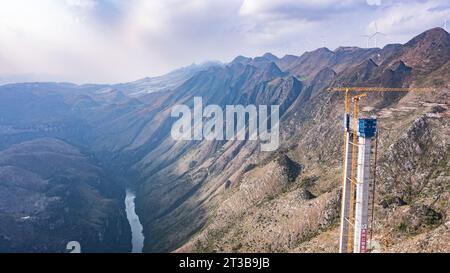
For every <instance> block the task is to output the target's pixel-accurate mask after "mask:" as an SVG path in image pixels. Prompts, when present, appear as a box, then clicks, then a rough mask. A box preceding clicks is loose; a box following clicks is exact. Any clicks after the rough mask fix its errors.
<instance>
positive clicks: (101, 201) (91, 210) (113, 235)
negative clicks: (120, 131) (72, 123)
mask: <svg viewBox="0 0 450 273" xmlns="http://www.w3.org/2000/svg"><path fill="white" fill-rule="evenodd" d="M114 188H115V187H114V182H113V179H112V177H109V176H108V174H106V173H104V172H103V171H102V169H101V168H99V167H98V166H96V165H94V163H93V162H92V160H91V159H89V157H87V156H85V155H83V154H81V153H80V151H79V150H78V149H76V148H75V147H73V146H71V145H69V144H67V143H65V142H63V141H60V140H57V139H53V138H40V139H35V140H32V141H26V142H22V143H20V144H16V145H13V146H11V147H10V148H8V149H6V150H3V151H1V152H0V197H1V198H0V200H1V201H0V219H1V220H0V223H1V224H0V252H65V251H66V245H67V243H68V242H69V241H72V240H74V241H78V242H79V243H80V245H81V247H82V251H85V252H126V251H128V250H129V248H130V247H131V246H130V237H129V236H128V235H129V233H130V231H129V226H128V222H127V221H126V219H125V220H124V209H123V204H122V202H118V200H117V199H118V197H119V196H121V195H122V194H121V192H115V191H114Z"/></svg>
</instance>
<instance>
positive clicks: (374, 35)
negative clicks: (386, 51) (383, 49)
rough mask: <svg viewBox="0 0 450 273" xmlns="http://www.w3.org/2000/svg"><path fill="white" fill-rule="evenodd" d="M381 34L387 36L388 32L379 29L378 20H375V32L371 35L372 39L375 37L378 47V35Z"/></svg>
mask: <svg viewBox="0 0 450 273" xmlns="http://www.w3.org/2000/svg"><path fill="white" fill-rule="evenodd" d="M379 35H383V36H386V34H384V33H382V32H379V31H378V26H377V22H376V21H375V33H373V34H372V35H371V37H370V39H372V38H375V47H378V44H377V41H378V40H377V37H378V36H379Z"/></svg>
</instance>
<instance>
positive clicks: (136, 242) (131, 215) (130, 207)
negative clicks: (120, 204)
mask: <svg viewBox="0 0 450 273" xmlns="http://www.w3.org/2000/svg"><path fill="white" fill-rule="evenodd" d="M135 198H136V195H135V194H134V192H132V191H131V190H129V189H127V194H126V197H125V209H126V212H127V219H128V222H129V223H130V226H131V244H132V246H133V248H132V250H131V252H132V253H142V248H143V247H144V234H143V232H142V230H143V228H142V224H141V221H140V220H139V216H138V215H137V214H136V210H135V204H134V199H135Z"/></svg>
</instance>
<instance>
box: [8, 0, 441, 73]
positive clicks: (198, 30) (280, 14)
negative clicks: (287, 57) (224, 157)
mask: <svg viewBox="0 0 450 273" xmlns="http://www.w3.org/2000/svg"><path fill="white" fill-rule="evenodd" d="M445 2H446V1H444V0H442V1H439V0H431V1H422V0H417V1H393V0H383V1H380V0H368V1H366V0H340V1H339V0H317V1H306V0H278V1H273V0H270V1H269V0H214V1H213V0H128V1H122V0H65V1H60V0H15V1H8V0H0V74H8V75H11V74H24V75H29V74H36V75H53V76H52V78H51V79H52V80H53V79H54V75H60V76H59V79H60V80H64V81H74V82H121V81H129V80H134V79H137V78H140V77H144V76H152V75H158V74H162V73H164V72H167V71H169V70H171V69H174V68H177V67H180V66H183V65H188V64H190V63H192V62H201V61H206V60H215V59H218V60H221V61H229V60H231V59H233V57H234V56H236V55H240V54H243V55H249V56H255V55H260V54H263V53H265V52H267V51H271V52H273V53H275V54H277V55H281V56H282V55H284V54H297V55H299V54H301V53H302V52H303V51H305V50H312V49H315V48H317V47H319V46H328V47H329V48H331V49H333V48H335V47H337V46H340V45H359V46H365V44H366V40H365V39H364V38H362V36H361V35H362V34H364V33H370V32H373V26H374V22H375V21H376V22H377V23H378V28H379V30H380V31H382V32H385V33H388V34H389V36H387V37H386V38H384V40H383V41H379V43H385V42H391V41H392V42H394V41H404V40H406V39H407V38H411V36H412V35H415V34H418V33H420V32H421V31H424V30H425V29H427V28H430V27H433V26H438V25H442V22H443V19H444V18H445V17H447V19H448V18H450V16H448V15H449V14H448V7H446V6H445ZM47 79H48V78H45V77H43V78H42V80H47Z"/></svg>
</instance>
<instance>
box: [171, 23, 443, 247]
mask: <svg viewBox="0 0 450 273" xmlns="http://www.w3.org/2000/svg"><path fill="white" fill-rule="evenodd" d="M436 33H437V34H436ZM441 34H442V31H440V30H438V31H436V30H431V31H430V32H429V33H427V34H426V35H421V36H419V37H418V38H415V42H414V43H408V44H407V45H405V46H397V45H396V46H393V47H389V46H387V49H389V53H388V54H389V56H380V58H379V59H380V61H379V62H378V64H377V62H375V61H374V60H373V59H372V57H370V56H372V55H371V54H368V55H364V54H362V55H357V56H368V57H367V58H366V59H365V60H362V61H361V62H359V64H358V63H356V64H351V63H347V65H343V66H340V67H341V69H340V72H337V73H336V71H334V70H331V71H333V72H334V73H332V72H325V71H324V72H320V73H317V74H316V72H315V71H311V72H310V73H312V74H314V75H316V76H315V77H314V80H313V81H311V82H310V84H306V86H305V90H308V89H314V88H315V85H316V84H320V83H321V82H326V83H327V84H324V85H323V87H322V88H320V89H316V90H317V91H316V94H315V95H314V96H310V97H309V99H308V100H307V103H305V101H302V103H299V101H300V98H299V99H298V101H296V102H294V105H295V107H292V108H291V109H289V110H288V114H286V116H285V118H284V119H283V122H284V123H282V126H281V127H282V128H283V129H282V135H281V137H282V141H281V143H282V149H281V151H280V152H282V153H283V154H285V155H287V156H288V157H289V158H291V159H292V160H293V161H295V162H297V163H298V164H300V165H301V166H302V172H301V173H299V174H298V175H297V176H296V178H295V182H294V183H293V184H292V185H291V186H289V187H286V186H285V184H283V183H282V182H277V181H286V180H285V179H284V180H283V177H284V175H283V173H282V172H280V171H279V170H280V169H281V168H280V166H277V165H276V164H274V163H273V162H274V161H273V160H271V159H270V158H276V155H259V156H258V159H256V160H254V161H252V162H253V164H252V166H253V165H254V166H258V167H255V169H253V170H252V171H250V172H245V173H243V174H242V175H240V176H235V177H238V179H237V181H238V182H235V183H232V184H231V185H233V184H234V185H236V186H234V187H232V189H229V190H227V191H225V192H224V193H223V194H222V201H221V202H218V203H219V204H218V205H217V207H216V208H215V209H214V210H212V212H211V213H210V216H209V220H208V221H207V222H206V224H205V226H204V227H203V229H202V230H201V231H200V232H198V233H197V235H196V236H194V238H193V239H191V240H190V241H189V242H188V243H187V244H185V245H184V246H183V247H181V248H179V249H178V250H177V251H227V252H228V251H279V252H284V251H301V252H308V251H314V252H323V251H326V252H330V251H337V242H338V227H337V225H338V218H339V214H338V202H339V188H340V183H341V181H340V172H341V162H340V161H341V157H342V155H341V149H342V133H341V132H342V129H341V116H342V108H343V105H342V103H343V102H342V100H343V98H342V96H340V95H339V94H328V93H327V92H325V90H324V89H325V88H326V87H328V86H330V85H340V84H356V85H363V86H364V85H365V86H367V85H369V86H370V85H373V84H377V85H380V86H405V85H413V86H414V85H416V86H417V85H419V84H420V83H422V82H428V83H430V82H433V81H435V80H434V79H435V77H437V74H438V73H437V72H436V71H440V72H441V71H445V64H446V62H447V60H445V58H447V57H445V58H444V60H440V61H439V62H440V63H441V65H437V66H435V67H434V69H435V70H433V71H430V70H424V69H422V65H421V64H420V65H418V66H417V65H416V64H414V62H411V61H408V58H409V57H408V56H410V55H409V54H406V53H405V52H409V51H413V52H415V54H416V55H417V54H418V55H424V54H428V55H429V56H431V55H433V54H434V52H431V53H430V52H428V51H427V52H422V50H425V49H423V47H422V45H423V44H424V43H426V44H433V45H442V44H446V43H447V40H448V35H441ZM420 37H427V39H431V40H432V41H431V42H429V41H427V42H425V41H421V39H422V38H420ZM442 39H444V41H442ZM412 44H417V46H418V47H417V48H416V47H414V46H412ZM419 45H420V46H419ZM387 49H383V50H381V51H379V52H383V51H387ZM427 50H429V49H427ZM328 53H329V52H328ZM319 55H322V54H319ZM330 55H331V54H330ZM394 56H396V57H394ZM444 56H445V55H444ZM309 58H310V57H309ZM309 58H308V59H309ZM447 59H448V58H447ZM342 60H345V58H344V59H342ZM358 61H359V60H358ZM358 61H356V60H355V62H358ZM407 64H408V65H411V66H408V65H407ZM335 67H337V66H335ZM328 69H329V68H328ZM328 71H330V70H328ZM320 74H323V75H322V76H320V78H322V79H323V81H319V79H320V78H318V76H319V75H320ZM438 77H439V78H440V79H443V77H442V76H438ZM435 82H436V81H435ZM435 87H437V89H436V91H435V92H431V93H427V94H413V93H411V94H394V95H390V94H379V95H375V94H372V95H369V97H368V98H367V99H366V100H364V101H363V105H362V110H363V111H362V115H363V116H367V115H373V114H375V115H377V116H378V119H379V134H380V136H379V151H378V155H379V158H378V168H377V181H378V186H377V187H378V190H377V194H376V196H375V212H374V213H375V214H374V219H375V221H374V225H373V230H374V235H373V236H374V237H373V238H374V243H373V246H372V247H376V251H400V252H401V251H425V252H433V251H449V248H448V247H449V246H448V244H447V243H446V242H448V213H449V209H448V208H449V204H448V194H449V188H448V185H449V184H450V183H449V181H450V178H449V173H448V171H446V170H447V169H448V167H449V161H448V160H449V158H448V154H449V150H448V145H449V139H448V124H449V111H448V109H449V105H448V102H449V91H448V86H445V85H442V84H441V85H436V86H435ZM258 170H261V171H260V172H259V173H258V172H257V171H258ZM277 170H278V171H277ZM265 177H270V179H269V178H267V181H266V180H264V178H265ZM252 178H253V179H255V180H257V179H261V181H259V180H258V181H259V182H258V183H251V181H253V180H252ZM274 184H275V185H276V186H273V185H274ZM244 185H247V186H246V187H244ZM249 185H251V186H249ZM250 189H251V190H250ZM261 192H263V193H264V194H261ZM255 196H256V197H255ZM255 200H256V201H255ZM439 240H442V241H441V242H439ZM446 240H447V241H446Z"/></svg>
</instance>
